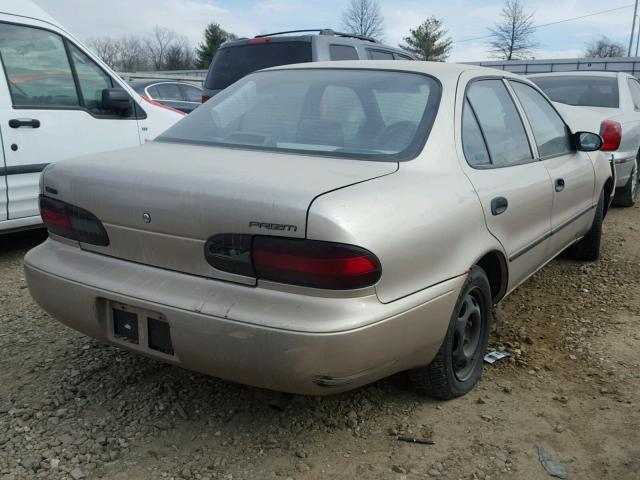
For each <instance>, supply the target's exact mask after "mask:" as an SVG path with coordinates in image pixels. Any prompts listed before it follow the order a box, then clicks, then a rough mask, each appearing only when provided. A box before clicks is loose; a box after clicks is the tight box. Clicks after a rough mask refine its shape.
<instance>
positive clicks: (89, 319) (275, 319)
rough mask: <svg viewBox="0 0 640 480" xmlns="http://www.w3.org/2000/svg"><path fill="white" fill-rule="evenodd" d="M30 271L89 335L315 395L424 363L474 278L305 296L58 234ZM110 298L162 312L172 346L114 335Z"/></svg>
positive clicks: (43, 298) (30, 262)
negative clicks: (169, 350) (99, 250)
mask: <svg viewBox="0 0 640 480" xmlns="http://www.w3.org/2000/svg"><path fill="white" fill-rule="evenodd" d="M25 273H26V279H27V283H28V285H29V289H30V291H31V294H32V296H33V298H34V299H35V300H36V302H38V304H40V305H41V306H42V308H44V309H45V310H46V311H47V312H49V313H50V314H51V315H52V316H54V317H55V318H57V319H58V320H60V321H61V322H62V323H64V324H66V325H68V326H69V327H71V328H74V329H75V330H78V331H80V332H82V333H84V334H86V335H89V336H91V337H94V338H97V339H100V340H103V341H105V342H108V343H111V344H113V345H116V346H119V347H122V348H126V349H128V350H132V351H136V352H138V353H141V354H144V355H148V356H151V357H154V358H157V359H158V360H162V361H165V362H169V363H173V364H176V365H179V366H181V367H184V368H187V369H191V370H195V371H199V372H202V373H206V374H209V375H212V376H216V377H220V378H224V379H227V380H232V381H236V382H240V383H244V384H248V385H253V386H257V387H262V388H268V389H272V390H277V391H284V392H290V393H297V394H313V395H326V394H331V393H337V392H341V391H345V390H349V389H352V388H356V387H358V386H361V385H364V384H367V383H370V382H372V381H375V380H378V379H380V378H383V377H385V376H388V375H390V374H392V373H395V372H398V371H402V370H406V369H409V368H413V367H417V366H420V365H426V364H428V363H429V362H430V361H431V360H432V358H433V357H434V356H435V354H436V352H437V351H438V348H439V347H440V344H441V342H442V339H443V337H444V334H445V331H446V328H447V325H448V323H449V318H450V316H451V312H452V310H453V306H454V304H455V301H456V299H457V296H458V292H459V290H460V288H461V287H462V284H463V282H464V280H465V278H466V275H462V276H459V277H456V278H454V279H452V280H448V281H446V282H443V283H440V284H438V285H436V286H433V287H430V288H428V289H425V290H422V291H420V292H418V293H415V294H413V295H410V296H409V297H405V298H403V299H401V300H398V301H396V302H392V303H390V304H382V303H380V302H379V301H378V299H377V297H376V296H375V295H370V296H365V297H342V298H339V297H309V296H308V295H301V294H299V293H292V292H282V291H277V290H270V289H268V288H255V287H248V286H243V285H235V284H230V283H225V282H221V281H216V280H210V279H205V278H199V277H194V276H190V275H184V274H180V273H176V272H171V271H167V270H162V269H158V268H153V267H148V266H144V265H138V264H134V263H131V262H126V261H122V260H118V259H114V258H110V257H105V256H102V255H97V254H94V253H89V252H85V251H82V250H80V249H79V248H76V247H73V246H69V245H64V244H62V243H59V242H55V241H52V240H48V241H46V242H45V243H44V244H42V245H40V246H38V247H36V248H35V249H33V250H31V251H30V252H29V253H28V254H27V256H26V257H25ZM112 302H117V303H122V304H125V305H128V306H132V307H134V308H137V309H143V310H146V311H151V312H155V313H158V314H160V315H161V316H162V317H164V318H165V319H166V321H167V322H168V323H169V324H170V330H171V340H172V343H173V349H174V352H175V354H174V355H167V354H164V353H160V352H157V351H156V350H152V349H150V348H148V345H146V344H145V341H144V338H142V337H141V339H140V342H139V344H138V345H134V344H131V343H128V342H124V341H122V340H119V339H118V338H116V337H114V335H113V333H112V331H113V328H111V325H110V322H111V321H112V319H111V305H112ZM321 316H324V320H325V321H324V322H323V323H322V322H321V321H320V320H321V319H322V318H321ZM285 317H286V318H285ZM141 321H144V319H141ZM142 331H144V328H143V329H142Z"/></svg>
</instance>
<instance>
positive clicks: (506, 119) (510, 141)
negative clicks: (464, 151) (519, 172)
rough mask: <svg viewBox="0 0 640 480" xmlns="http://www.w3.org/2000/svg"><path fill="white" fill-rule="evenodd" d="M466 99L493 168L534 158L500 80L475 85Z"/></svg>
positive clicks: (516, 111)
mask: <svg viewBox="0 0 640 480" xmlns="http://www.w3.org/2000/svg"><path fill="white" fill-rule="evenodd" d="M467 99H468V101H469V104H470V105H471V107H473V111H474V112H475V114H476V117H477V118H478V123H479V126H480V128H481V129H482V133H483V134H484V138H485V140H486V143H487V149H488V150H489V155H490V157H491V164H492V165H493V166H495V167H506V166H510V165H517V164H520V163H525V162H528V161H530V160H532V159H533V155H532V154H531V148H530V147H529V141H528V139H527V134H526V132H525V129H524V126H523V124H522V120H521V119H520V115H519V114H518V110H516V106H515V104H514V103H513V100H512V99H511V96H510V95H509V92H508V91H507V88H506V87H505V85H504V84H503V83H502V80H479V81H476V82H474V83H473V84H471V86H470V87H469V90H468V91H467Z"/></svg>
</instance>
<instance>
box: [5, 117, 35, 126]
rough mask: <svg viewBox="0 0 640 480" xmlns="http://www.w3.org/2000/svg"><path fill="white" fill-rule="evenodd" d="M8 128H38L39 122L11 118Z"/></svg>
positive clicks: (33, 119)
mask: <svg viewBox="0 0 640 480" xmlns="http://www.w3.org/2000/svg"><path fill="white" fill-rule="evenodd" d="M9 126H10V127H11V128H20V127H31V128H40V120H37V119H35V118H12V119H11V120H9Z"/></svg>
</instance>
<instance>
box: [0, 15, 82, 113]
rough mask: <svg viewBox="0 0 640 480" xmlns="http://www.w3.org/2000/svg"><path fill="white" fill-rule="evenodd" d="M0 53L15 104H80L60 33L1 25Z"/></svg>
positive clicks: (58, 105)
mask: <svg viewBox="0 0 640 480" xmlns="http://www.w3.org/2000/svg"><path fill="white" fill-rule="evenodd" d="M0 55H1V56H2V63H3V65H4V69H5V73H6V76H7V80H8V83H9V90H10V92H11V98H12V101H13V105H14V106H15V107H18V106H20V107H23V106H32V107H37V106H46V107H72V106H78V105H79V101H78V94H77V92H76V85H75V82H74V80H73V75H72V74H71V66H70V65H69V58H68V57H67V53H66V51H65V48H64V42H63V40H62V38H61V37H60V36H59V35H57V34H55V33H53V32H49V31H47V30H41V29H39V28H31V27H24V26H18V25H8V24H6V23H3V24H0Z"/></svg>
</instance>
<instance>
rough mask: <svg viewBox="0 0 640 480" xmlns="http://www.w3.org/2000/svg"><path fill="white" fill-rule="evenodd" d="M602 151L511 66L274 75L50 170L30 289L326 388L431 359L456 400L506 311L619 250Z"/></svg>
mask: <svg viewBox="0 0 640 480" xmlns="http://www.w3.org/2000/svg"><path fill="white" fill-rule="evenodd" d="M600 146H601V138H600V137H599V136H598V135H596V134H592V133H585V132H577V133H576V132H573V133H572V132H571V131H570V130H569V128H568V127H567V126H566V124H565V122H564V120H563V119H562V117H561V116H560V115H559V114H558V113H557V112H556V111H555V110H554V108H553V106H552V105H551V104H550V102H549V101H548V99H547V98H546V97H545V96H544V95H543V94H542V93H541V92H540V91H539V90H538V88H537V87H535V86H534V85H533V84H532V83H531V82H529V81H527V80H526V79H523V78H521V77H519V76H517V75H512V74H510V73H507V72H498V71H495V70H487V69H482V68H478V67H473V66H464V65H452V64H441V63H429V62H401V61H395V62H394V61H389V62H385V61H373V62H370V61H358V62H346V61H345V62H335V63H314V64H301V65H295V66H289V67H279V68H275V69H270V70H265V71H261V72H257V73H254V74H251V75H249V76H247V77H245V78H244V79H242V80H240V81H239V82H237V83H236V84H234V85H232V86H231V87H229V88H228V89H227V90H225V91H224V92H222V93H220V94H219V95H217V96H216V97H214V98H213V99H212V100H210V101H208V102H207V103H206V104H204V105H203V106H202V107H200V108H199V109H197V110H196V111H194V112H193V113H192V114H191V115H189V116H188V117H186V118H185V119H184V120H182V121H180V122H179V123H178V124H176V125H175V126H174V127H172V128H170V129H169V130H168V131H167V132H165V133H164V134H163V135H162V136H161V137H160V138H159V139H158V140H157V141H155V142H152V143H149V144H147V145H145V146H143V147H139V148H133V149H127V150H122V151H119V152H115V153H113V152H112V153H105V154H102V155H93V156H90V157H86V158H81V159H77V160H69V161H65V162H60V163H56V164H55V165H52V166H50V167H48V168H47V169H46V170H45V171H44V173H43V175H42V178H41V197H40V207H41V214H42V218H43V220H44V222H45V223H46V225H47V227H48V229H49V233H50V238H49V239H48V240H47V241H46V242H45V243H44V244H43V245H40V246H38V247H36V248H34V249H33V250H31V251H30V252H29V253H28V254H27V256H26V258H25V270H26V276H27V281H28V285H29V289H30V291H31V294H32V295H33V297H34V298H35V300H36V301H37V302H38V303H39V304H40V305H41V306H42V307H43V308H44V309H45V310H46V311H48V312H49V313H51V314H52V315H53V316H54V317H56V318H57V319H59V320H60V321H61V322H63V323H65V324H66V325H68V326H70V327H72V328H74V329H76V330H79V331H81V332H83V333H85V334H87V335H90V336H92V337H95V338H98V339H101V340H103V341H106V342H108V343H110V344H113V345H116V346H118V347H122V348H126V349H129V350H132V351H135V352H138V353H141V354H144V355H148V356H151V357H153V358H156V359H158V360H162V361H166V362H170V363H173V364H175V365H179V366H182V367H185V368H189V369H193V370H197V371H201V372H205V373H208V374H211V375H214V376H217V377H221V378H225V379H229V380H233V381H237V382H242V383H246V384H250V385H255V386H259V387H264V388H269V389H273V390H278V391H284V392H291V393H301V394H314V395H316V394H317V395H324V394H331V393H336V392H340V391H345V390H349V389H352V388H355V387H358V386H360V385H363V384H366V383H369V382H372V381H375V380H377V379H380V378H383V377H385V376H387V375H390V374H393V373H395V372H399V371H403V370H410V371H411V378H412V379H413V381H414V383H415V385H416V387H417V388H418V390H420V391H422V392H425V393H428V394H430V395H432V396H435V397H437V398H441V399H448V398H452V397H455V396H458V395H462V394H464V393H466V392H468V391H469V390H470V389H472V388H473V386H474V385H475V384H476V383H477V381H478V379H479V378H480V375H481V372H482V358H483V355H484V353H485V349H486V345H487V339H488V335H489V328H490V319H491V306H492V305H493V304H495V303H497V302H499V301H500V300H501V299H502V298H503V297H504V296H505V295H506V294H507V293H508V292H510V291H511V290H513V289H514V288H515V287H516V286H518V285H519V284H520V283H521V282H523V281H524V280H525V279H526V278H527V277H529V276H530V275H531V274H533V273H534V272H535V271H536V270H537V269H539V268H541V267H542V266H543V265H545V264H546V263H547V262H548V261H550V260H551V259H552V258H554V257H555V256H556V255H558V254H559V253H560V252H562V251H563V250H565V249H569V251H570V253H571V255H573V256H574V257H575V258H580V259H584V260H595V259H596V258H597V257H598V252H599V245H600V233H601V226H602V220H603V217H604V214H605V212H606V209H607V207H608V205H609V199H610V197H611V192H612V189H613V185H614V178H613V175H612V170H611V166H610V164H609V162H608V160H607V159H606V157H605V156H604V155H603V154H602V153H601V152H598V151H597V150H598V149H599V148H600ZM587 152H592V153H587Z"/></svg>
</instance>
